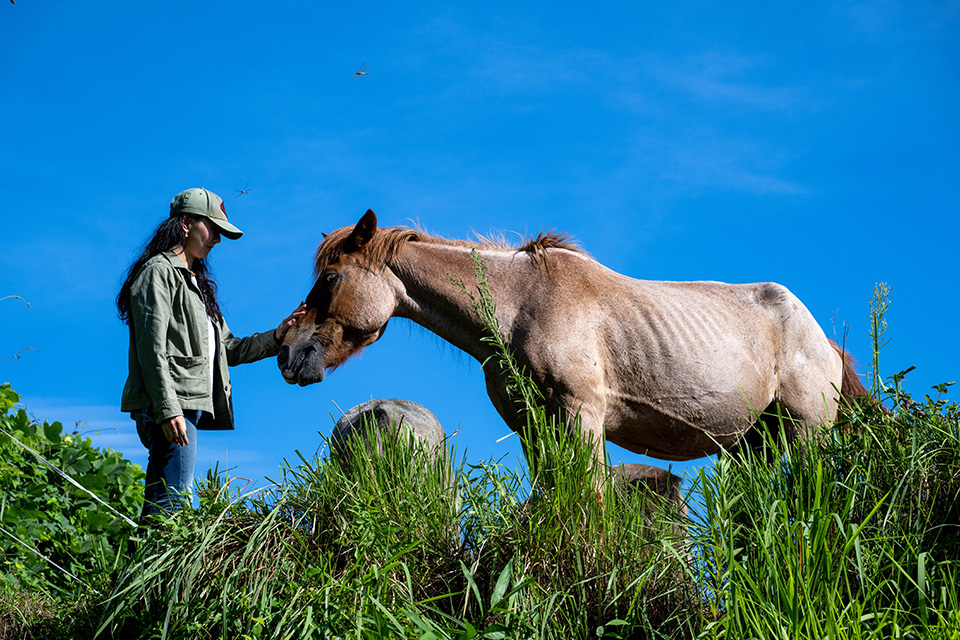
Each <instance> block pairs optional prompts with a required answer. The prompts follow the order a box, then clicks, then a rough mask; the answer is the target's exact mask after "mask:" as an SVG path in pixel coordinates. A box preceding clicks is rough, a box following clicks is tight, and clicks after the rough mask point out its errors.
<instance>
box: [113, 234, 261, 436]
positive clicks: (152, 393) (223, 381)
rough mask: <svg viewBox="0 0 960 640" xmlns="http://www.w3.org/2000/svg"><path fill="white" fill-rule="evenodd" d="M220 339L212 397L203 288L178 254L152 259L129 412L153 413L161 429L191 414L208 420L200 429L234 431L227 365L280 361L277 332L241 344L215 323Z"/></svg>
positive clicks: (133, 332) (141, 284)
mask: <svg viewBox="0 0 960 640" xmlns="http://www.w3.org/2000/svg"><path fill="white" fill-rule="evenodd" d="M213 324H214V330H215V331H214V333H215V335H216V336H217V338H218V339H219V341H220V344H219V348H218V349H217V361H216V362H215V363H214V367H213V395H212V397H211V394H210V378H209V371H210V365H209V362H208V360H209V355H208V354H209V348H208V347H209V344H208V342H209V340H208V333H209V331H208V327H207V312H206V308H205V307H204V304H203V296H202V294H201V293H200V289H199V288H197V285H196V282H195V280H194V279H193V277H192V274H191V273H190V270H189V269H187V267H186V265H185V264H184V263H183V260H181V259H180V258H179V257H178V256H177V255H176V254H174V253H173V252H166V253H161V254H160V255H158V256H155V257H153V258H151V259H150V260H149V261H147V263H146V264H144V265H143V267H142V268H141V269H140V271H139V272H138V273H137V275H136V277H135V278H134V281H133V284H132V286H131V288H130V321H129V325H130V373H129V376H128V377H127V383H126V385H124V388H123V397H122V399H121V401H120V410H121V411H136V410H138V409H144V408H146V407H152V408H153V413H154V419H155V420H156V421H157V422H158V423H159V422H162V421H164V420H168V419H170V418H172V417H174V416H178V415H182V414H183V412H184V410H186V409H197V410H201V411H204V412H205V414H204V415H203V417H202V418H201V420H200V424H199V425H197V428H198V429H233V401H232V399H231V397H230V373H229V372H228V371H227V366H228V365H230V366H233V365H237V364H243V363H245V362H254V361H255V360H260V359H262V358H267V357H270V356H275V355H276V354H277V353H278V351H279V350H280V345H278V344H277V341H276V340H275V339H274V334H273V332H272V331H268V332H266V333H255V334H253V335H252V336H250V337H248V338H235V337H234V336H233V334H232V333H230V329H229V328H228V327H227V323H226V322H220V323H219V324H218V323H217V322H214V323H213Z"/></svg>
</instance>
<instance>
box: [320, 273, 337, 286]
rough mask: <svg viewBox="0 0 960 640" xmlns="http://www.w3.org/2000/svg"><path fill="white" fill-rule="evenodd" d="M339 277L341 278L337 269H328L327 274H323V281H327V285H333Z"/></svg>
mask: <svg viewBox="0 0 960 640" xmlns="http://www.w3.org/2000/svg"><path fill="white" fill-rule="evenodd" d="M339 279H340V274H339V273H337V272H336V271H328V272H326V273H325V274H323V281H324V282H325V283H327V286H331V287H332V286H333V285H334V284H335V283H336V282H337V280H339Z"/></svg>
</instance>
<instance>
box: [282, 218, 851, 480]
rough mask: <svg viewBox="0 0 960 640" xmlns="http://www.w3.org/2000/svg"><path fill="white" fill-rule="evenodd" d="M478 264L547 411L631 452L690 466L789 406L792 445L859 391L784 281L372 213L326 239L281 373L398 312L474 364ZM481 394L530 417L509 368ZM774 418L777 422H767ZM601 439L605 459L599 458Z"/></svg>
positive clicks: (479, 331)
mask: <svg viewBox="0 0 960 640" xmlns="http://www.w3.org/2000/svg"><path fill="white" fill-rule="evenodd" d="M473 250H475V251H477V252H479V254H480V255H481V256H482V258H483V260H484V263H485V273H486V276H487V279H488V281H489V288H490V291H491V293H492V296H493V299H494V303H495V304H496V309H497V317H498V320H499V322H500V324H501V327H502V329H503V331H504V332H505V333H506V334H507V335H508V336H509V339H510V345H511V347H512V349H513V351H514V354H515V355H516V357H517V359H518V360H519V362H520V364H521V365H523V366H524V367H526V371H527V372H528V374H529V375H530V376H531V377H532V379H533V381H534V382H535V383H536V384H537V385H538V386H539V388H540V390H541V391H542V393H543V396H544V401H545V403H546V405H547V408H548V409H550V410H560V411H561V412H562V413H563V414H564V415H565V416H567V419H568V420H570V419H571V417H572V416H576V415H577V414H579V416H580V418H581V419H582V428H583V429H584V430H585V431H587V432H588V434H589V435H592V436H593V437H594V441H595V442H597V443H601V442H602V439H601V436H605V438H606V439H607V440H609V441H610V442H613V443H615V444H618V445H620V446H622V447H624V448H626V449H629V450H630V451H633V452H636V453H643V454H648V455H651V456H653V457H656V458H660V459H662V460H690V459H693V458H699V457H702V456H706V455H710V454H714V453H717V452H718V451H719V450H720V449H733V448H736V447H738V446H739V445H740V444H742V443H743V442H746V443H747V444H750V445H751V446H753V445H754V444H755V443H756V439H755V436H753V435H751V434H754V433H755V431H754V430H753V427H754V426H755V424H756V423H757V422H758V420H757V418H758V416H759V415H760V414H761V412H771V411H775V410H776V409H778V408H779V409H780V410H781V414H782V415H785V416H789V418H790V419H789V420H787V421H786V422H784V427H785V429H786V430H787V433H786V436H787V438H788V439H789V440H792V439H794V438H796V437H805V436H807V435H809V434H810V433H812V432H813V431H814V430H815V429H817V428H818V427H819V426H820V425H822V424H827V423H829V422H830V421H832V420H833V419H834V417H835V416H836V414H837V409H838V403H839V398H840V396H841V392H842V395H843V396H853V395H861V394H863V393H865V391H866V390H865V389H864V388H863V385H862V383H860V381H859V379H858V378H857V376H856V373H855V372H854V370H853V367H852V365H851V363H850V362H849V361H848V360H847V359H846V358H845V357H844V356H843V353H842V351H841V349H840V348H839V347H838V346H837V345H836V344H835V343H833V342H832V341H830V340H828V339H827V337H826V336H825V335H824V332H823V330H822V329H821V328H820V327H819V326H818V325H817V323H816V321H815V320H814V318H813V316H812V315H811V314H810V312H809V311H807V309H806V308H805V307H804V306H803V304H802V303H801V302H800V300H798V299H797V298H796V297H795V296H794V295H793V294H792V293H790V291H788V290H787V289H786V288H785V287H783V286H781V285H778V284H773V283H758V284H740V285H737V284H723V283H719V282H655V281H644V280H635V279H633V278H629V277H626V276H623V275H620V274H618V273H615V272H613V271H611V270H610V269H607V268H606V267H604V266H603V265H601V264H599V263H598V262H596V261H595V260H593V259H592V258H590V257H589V256H587V255H586V254H585V253H584V252H583V251H581V250H580V249H579V248H578V247H577V246H576V245H575V244H573V243H571V242H569V241H568V240H567V239H566V237H565V236H563V235H560V234H556V233H546V234H545V233H541V234H540V235H539V237H538V238H537V239H535V240H533V241H529V242H527V243H526V244H525V245H524V246H522V247H520V248H512V247H506V246H502V245H498V244H496V243H493V242H488V241H482V242H467V241H460V240H445V239H442V238H436V237H431V236H428V235H427V234H425V233H423V232H421V231H418V230H414V229H409V228H404V227H391V228H382V229H380V228H377V217H376V215H375V214H374V213H373V211H370V210H368V211H367V212H366V214H365V215H364V216H363V217H362V218H361V219H360V221H359V222H358V223H357V224H356V225H355V226H353V227H344V228H342V229H339V230H337V231H334V232H332V233H331V234H329V235H328V236H326V237H325V239H324V240H323V242H322V243H321V244H320V246H319V247H318V249H317V254H316V265H315V266H316V270H315V275H316V276H317V278H316V284H315V285H314V286H313V289H312V290H311V291H310V294H309V295H308V296H307V299H306V305H307V312H306V315H305V316H304V317H303V318H301V319H300V321H299V323H298V324H297V325H296V326H294V327H293V328H291V329H290V331H289V332H288V333H287V336H286V339H285V340H284V344H283V346H282V348H281V349H280V354H279V356H278V358H277V361H278V364H279V366H280V369H281V371H282V373H283V377H284V378H285V379H286V380H287V382H289V383H291V384H293V383H297V384H300V385H308V384H312V383H315V382H320V381H321V380H323V378H324V372H325V371H326V370H327V369H331V368H334V367H337V366H339V365H340V364H342V363H343V362H344V361H345V360H346V359H347V358H348V357H350V356H351V355H352V354H354V353H357V352H358V351H360V350H361V349H362V348H364V347H366V346H368V345H370V344H373V343H374V342H376V341H377V340H378V339H379V338H380V336H381V335H382V334H383V332H384V329H385V328H386V326H387V321H388V320H390V318H392V317H395V316H396V317H402V318H409V319H410V320H413V321H414V322H416V323H417V324H419V325H421V326H423V327H425V328H427V329H429V330H430V331H432V332H434V333H435V334H437V335H438V336H440V337H441V338H443V339H444V340H447V341H448V342H450V343H452V344H453V345H455V346H457V347H459V348H460V349H462V350H463V351H465V352H467V353H468V354H470V355H471V356H473V357H474V358H476V359H477V360H478V361H480V362H484V361H486V359H487V358H488V357H489V356H491V355H492V353H493V352H492V348H491V347H490V346H488V345H487V344H486V343H485V342H484V341H482V340H481V338H482V337H483V336H484V331H485V328H484V327H483V326H482V323H481V321H480V320H479V318H478V317H477V315H476V313H475V311H474V309H473V307H472V306H471V300H470V298H469V297H468V296H467V295H465V294H464V292H463V290H462V289H461V288H459V287H458V286H456V285H455V284H453V283H452V282H451V276H457V277H459V278H460V280H461V281H462V282H463V283H464V284H466V285H467V287H468V288H471V287H473V286H474V285H476V278H475V276H474V266H475V263H474V260H473V259H472V256H471V251H473ZM485 375H486V383H487V393H488V394H489V396H490V399H491V400H492V401H493V404H494V406H495V407H496V409H497V411H498V412H499V413H500V415H501V416H502V417H503V419H504V421H505V422H506V423H507V425H508V426H510V428H511V429H513V430H514V431H520V430H521V429H523V427H524V425H525V424H526V422H525V418H524V416H523V415H521V414H520V412H519V410H518V409H517V405H516V404H515V403H514V402H512V401H511V399H510V397H509V396H508V394H507V390H506V387H505V384H504V380H503V379H502V377H501V375H500V370H499V369H498V368H497V367H494V366H487V367H485ZM773 422H774V423H776V421H773ZM601 447H602V444H598V445H597V450H596V452H595V453H596V455H597V458H596V460H597V462H598V463H600V464H602V463H603V457H602V455H603V452H602V449H601Z"/></svg>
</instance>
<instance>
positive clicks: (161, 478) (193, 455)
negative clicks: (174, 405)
mask: <svg viewBox="0 0 960 640" xmlns="http://www.w3.org/2000/svg"><path fill="white" fill-rule="evenodd" d="M201 413H202V412H201V411H191V410H187V411H184V412H183V418H184V422H186V424H187V440H188V441H189V442H190V444H188V445H186V446H185V447H181V446H180V445H177V444H173V443H172V442H170V441H169V440H167V438H166V436H164V435H163V429H161V428H160V425H159V424H157V423H156V421H154V419H153V410H152V409H141V410H140V411H134V412H133V418H134V419H135V420H136V421H137V434H138V435H139V436H140V442H142V443H143V446H145V447H146V448H147V451H149V452H150V455H149V457H148V459H147V479H146V492H145V493H144V496H143V510H142V511H141V512H140V518H141V520H144V519H146V518H147V517H149V516H152V515H155V514H157V513H160V512H161V511H170V510H171V509H173V508H176V507H177V506H179V504H180V502H181V501H184V502H186V503H188V504H192V503H193V497H192V495H191V490H192V488H193V469H194V467H195V466H196V463H197V422H199V421H200V415H201Z"/></svg>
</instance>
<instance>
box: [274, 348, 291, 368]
mask: <svg viewBox="0 0 960 640" xmlns="http://www.w3.org/2000/svg"><path fill="white" fill-rule="evenodd" d="M289 361H290V347H289V346H287V345H283V346H282V347H280V353H278V354H277V364H279V365H280V368H281V369H283V368H285V367H286V366H287V363H288V362H289Z"/></svg>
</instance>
